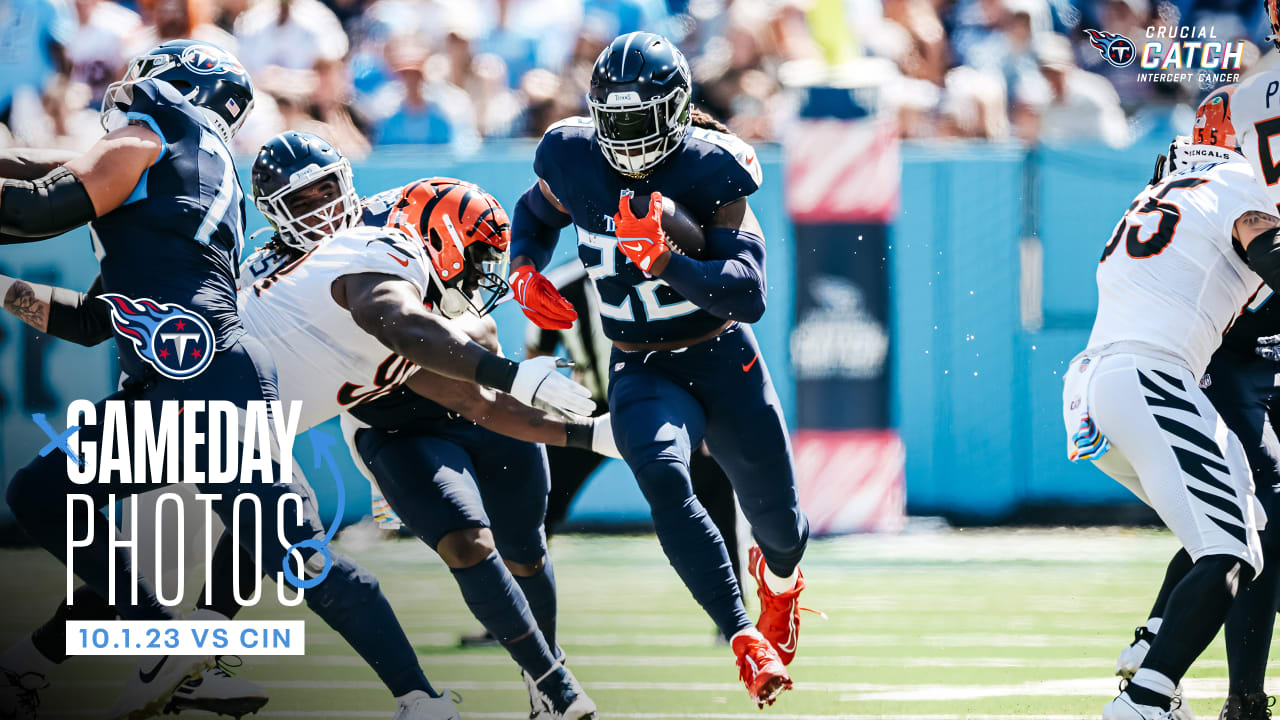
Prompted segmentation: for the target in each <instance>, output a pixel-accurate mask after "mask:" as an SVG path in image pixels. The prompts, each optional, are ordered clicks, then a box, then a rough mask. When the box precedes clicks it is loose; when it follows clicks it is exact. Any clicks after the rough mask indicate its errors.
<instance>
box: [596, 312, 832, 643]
mask: <svg viewBox="0 0 1280 720" xmlns="http://www.w3.org/2000/svg"><path fill="white" fill-rule="evenodd" d="M609 411H610V412H611V413H612V416H613V434H614V439H615V440H616V441H617V443H618V449H619V450H620V451H621V453H622V457H623V458H624V459H625V460H626V461H627V464H628V465H630V466H631V470H632V472H633V473H635V476H636V479H637V481H638V482H639V483H640V490H641V491H642V492H643V493H644V496H645V499H646V500H648V501H649V509H650V512H651V514H652V516H653V524H654V529H655V530H656V531H657V534H658V540H659V541H660V542H661V543H662V548H663V550H664V551H665V552H666V554H667V559H668V560H669V561H670V562H671V565H672V567H674V568H675V570H676V572H677V573H678V574H679V575H680V578H681V579H682V580H683V581H684V583H685V585H686V586H687V587H688V588H689V590H690V592H691V593H692V594H693V597H694V599H695V600H697V601H698V603H699V604H701V605H702V607H703V609H704V610H706V611H707V614H709V615H710V616H711V619H712V620H713V621H714V622H715V623H716V625H717V626H718V627H719V628H720V631H721V632H722V633H723V634H724V636H725V637H726V638H728V637H732V636H733V635H734V634H736V633H737V632H739V631H741V630H744V629H746V628H748V627H750V626H751V625H752V623H751V620H750V618H748V617H747V613H746V610H745V609H744V608H743V606H742V597H741V591H740V589H739V586H738V582H737V580H736V579H735V578H734V575H733V569H732V565H731V564H730V562H729V556H728V553H727V552H726V550H725V545H724V540H723V539H722V537H721V535H720V531H719V530H717V529H716V526H715V524H714V523H712V522H711V519H710V518H709V517H708V516H707V512H706V510H705V509H704V508H703V506H702V503H700V502H698V499H697V498H696V497H695V496H694V493H693V488H692V485H691V482H690V475H689V457H690V453H691V452H692V451H693V449H694V448H697V447H698V445H699V444H700V443H701V442H702V441H703V440H704V439H705V440H706V443H707V448H708V449H709V450H710V451H711V455H712V457H714V458H715V460H716V462H717V463H719V464H720V467H721V468H722V469H724V472H725V474H726V475H728V476H729V481H730V482H731V483H732V484H733V489H734V492H735V493H737V496H738V502H739V504H740V505H741V507H742V512H743V514H744V515H746V517H747V520H748V521H749V522H750V524H751V532H752V535H753V536H754V538H755V540H756V542H757V543H758V544H759V545H760V549H761V550H762V551H763V552H764V557H765V562H766V563H767V564H768V566H769V569H770V570H772V571H773V572H774V573H775V574H777V575H779V576H780V577H787V576H789V575H791V573H792V572H793V571H794V570H795V568H796V565H797V564H799V562H800V558H801V556H803V555H804V549H805V545H806V543H807V542H808V538H809V523H808V520H807V519H806V518H805V516H804V513H803V512H802V511H801V510H800V503H799V498H798V497H797V494H796V481H795V473H794V469H793V467H792V462H791V438H790V436H789V435H788V434H787V427H786V422H785V420H784V419H783V417H782V408H781V405H780V403H779V401H778V395H777V393H776V392H775V391H774V389H773V382H772V381H771V380H770V379H769V371H768V369H767V368H766V367H765V364H764V361H763V359H762V358H761V357H760V348H759V346H758V345H757V344H756V341H755V336H754V334H753V333H752V332H751V328H749V327H747V326H745V325H740V324H736V325H733V326H732V327H730V328H729V329H728V330H726V331H725V332H723V333H721V334H720V335H718V336H717V337H715V338H712V339H711V340H707V341H705V342H702V343H698V344H697V345H694V346H692V347H689V348H685V349H683V350H678V351H674V352H635V353H630V352H623V351H621V350H618V349H617V348H615V349H614V350H613V353H612V355H611V357H610V378H609Z"/></svg>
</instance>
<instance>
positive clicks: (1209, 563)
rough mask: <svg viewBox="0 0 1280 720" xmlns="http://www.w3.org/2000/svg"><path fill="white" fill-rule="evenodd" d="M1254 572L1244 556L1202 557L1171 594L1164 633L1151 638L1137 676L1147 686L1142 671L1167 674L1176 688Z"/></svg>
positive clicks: (1166, 611)
mask: <svg viewBox="0 0 1280 720" xmlns="http://www.w3.org/2000/svg"><path fill="white" fill-rule="evenodd" d="M1251 574H1252V569H1251V568H1250V567H1249V566H1248V565H1245V563H1244V561H1242V560H1240V559H1239V558H1235V557H1231V556H1229V555H1209V556H1206V557H1202V558H1200V560H1198V561H1197V562H1196V563H1195V565H1193V566H1192V568H1191V570H1190V571H1189V572H1188V573H1187V575H1186V577H1184V578H1182V580H1181V581H1180V582H1178V585H1177V587H1175V588H1174V589H1173V592H1172V593H1170V595H1169V602H1168V605H1167V606H1166V607H1165V613H1164V622H1163V623H1161V630H1162V632H1160V633H1158V634H1157V635H1156V639H1155V640H1154V641H1153V642H1152V643H1151V650H1150V651H1148V652H1147V658H1146V660H1144V661H1143V663H1142V668H1141V669H1140V670H1139V671H1138V675H1135V676H1134V679H1133V681H1134V682H1135V683H1138V684H1139V685H1145V683H1143V682H1140V681H1139V680H1138V676H1139V675H1142V674H1143V673H1144V672H1146V671H1148V670H1151V671H1154V672H1156V673H1159V674H1160V675H1163V676H1164V677H1165V678H1167V679H1168V681H1169V682H1170V683H1171V685H1170V692H1172V687H1173V686H1174V685H1177V684H1178V682H1179V681H1181V680H1182V676H1183V675H1184V674H1186V672H1187V668H1190V667H1191V663H1193V662H1195V660H1196V658H1197V657H1199V656H1200V653H1202V652H1204V649H1205V648H1207V647H1209V643H1210V642H1212V641H1213V637H1214V635H1217V634H1218V630H1219V629H1220V628H1221V627H1222V622H1223V621H1224V620H1225V619H1226V617H1227V612H1228V611H1229V610H1230V609H1231V604H1232V602H1234V600H1235V594H1236V587H1237V584H1238V583H1239V582H1244V583H1247V582H1248V581H1249V579H1250V575H1251ZM1166 624H1167V627H1166ZM1146 687H1147V688H1148V689H1153V688H1151V687H1150V686H1149V685H1146ZM1130 697H1132V694H1130ZM1135 702H1136V699H1135Z"/></svg>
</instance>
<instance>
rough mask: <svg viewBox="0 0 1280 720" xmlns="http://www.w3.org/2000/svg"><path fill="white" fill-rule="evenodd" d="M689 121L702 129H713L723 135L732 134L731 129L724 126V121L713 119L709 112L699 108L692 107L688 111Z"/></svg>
mask: <svg viewBox="0 0 1280 720" xmlns="http://www.w3.org/2000/svg"><path fill="white" fill-rule="evenodd" d="M689 123H690V124H691V125H693V126H694V127H699V128H702V129H704V130H715V131H716V132H722V133H724V134H725V135H732V134H733V131H731V130H730V129H729V128H728V127H726V126H725V124H724V123H722V122H720V121H719V120H717V119H715V118H714V117H712V115H711V113H709V112H707V111H706V110H703V109H701V108H693V109H691V110H690V111H689Z"/></svg>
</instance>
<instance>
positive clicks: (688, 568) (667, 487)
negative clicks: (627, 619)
mask: <svg viewBox="0 0 1280 720" xmlns="http://www.w3.org/2000/svg"><path fill="white" fill-rule="evenodd" d="M632 472H634V473H635V476H636V480H637V482H639V483H640V489H641V490H642V491H643V492H644V493H645V497H646V498H647V499H648V501H649V512H650V516H651V517H652V518H653V528H654V530H655V531H656V532H657V534H658V542H659V544H661V545H662V551H663V552H664V553H666V556H667V560H668V562H670V563H671V567H673V568H675V571H676V574H678V575H679V576H680V579H681V580H682V581H683V582H684V585H685V587H687V588H689V592H690V594H692V595H693V599H694V600H696V601H697V602H698V604H699V605H701V606H702V609H703V610H704V611H706V613H707V615H709V616H711V620H712V622H714V623H715V624H716V627H717V628H719V630H720V634H721V635H723V636H724V637H725V639H726V640H727V639H729V638H731V637H733V636H734V635H736V634H737V633H738V632H739V631H741V630H744V629H746V628H749V627H754V625H755V623H753V622H751V618H750V617H749V616H748V615H747V609H746V608H745V607H743V605H742V593H741V590H740V589H739V588H738V579H737V578H736V577H734V575H733V564H732V563H730V562H729V553H728V551H727V550H726V549H725V546H724V540H723V538H722V537H721V536H720V531H719V530H718V529H717V528H716V526H715V524H714V523H712V522H711V518H710V517H708V516H707V511H706V510H705V509H703V507H702V503H700V502H698V499H697V498H696V497H693V496H692V493H689V494H685V493H684V492H680V491H679V490H680V489H681V488H684V489H688V488H689V487H690V485H689V470H688V468H687V467H685V465H684V464H683V463H681V462H679V461H676V460H656V461H653V462H650V463H648V464H645V465H642V466H639V467H635V466H633V467H632ZM796 561H797V562H799V557H797V558H796Z"/></svg>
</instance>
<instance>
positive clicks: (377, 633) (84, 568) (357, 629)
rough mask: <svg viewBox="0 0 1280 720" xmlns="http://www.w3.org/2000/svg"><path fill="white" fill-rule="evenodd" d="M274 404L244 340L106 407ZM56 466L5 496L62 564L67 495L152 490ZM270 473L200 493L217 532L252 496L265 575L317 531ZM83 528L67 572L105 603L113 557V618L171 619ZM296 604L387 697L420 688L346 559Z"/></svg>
mask: <svg viewBox="0 0 1280 720" xmlns="http://www.w3.org/2000/svg"><path fill="white" fill-rule="evenodd" d="M277 398H278V393H277V389H276V380H275V368H274V364H273V363H272V362H271V359H270V356H269V355H268V354H267V352H266V350H265V349H264V348H263V347H262V345H261V344H260V343H259V342H258V341H257V340H255V339H254V338H252V337H251V336H247V335H246V336H243V337H242V338H241V339H240V340H238V341H237V342H236V343H234V344H233V345H232V346H231V347H229V348H227V349H226V350H220V351H219V352H218V354H217V356H216V357H215V358H214V360H213V362H212V363H211V364H210V365H209V367H208V368H207V369H206V370H205V371H204V372H203V373H201V374H200V375H198V376H196V377H194V378H191V379H188V380H183V381H178V380H170V379H166V378H157V379H155V380H154V381H152V382H148V383H146V384H141V385H132V386H129V387H127V388H126V389H124V390H121V391H120V392H117V393H115V394H114V395H111V396H109V397H108V398H107V400H126V401H136V400H145V401H152V402H153V408H155V410H153V416H154V418H157V419H158V418H159V415H160V413H159V409H158V408H159V405H158V402H157V401H163V400H229V401H231V402H233V403H235V404H236V405H237V406H239V407H242V408H243V407H244V406H245V404H246V403H247V402H249V401H253V400H267V401H270V400H275V399H277ZM104 403H105V400H104V401H103V402H100V403H98V421H99V424H97V425H92V426H86V427H84V428H82V429H81V430H80V432H79V433H78V437H79V439H80V441H81V442H85V441H92V442H95V443H98V444H99V448H101V434H102V425H101V422H102V419H103V407H104ZM129 407H130V408H131V407H132V405H130V406H129ZM199 419H200V422H198V423H196V425H197V427H196V431H197V432H201V433H205V432H207V429H208V416H207V414H203V413H202V414H201V415H200V416H199ZM130 420H132V415H131V414H130ZM132 430H133V428H132V427H130V428H129V431H130V432H129V433H128V435H127V437H128V438H129V439H130V440H132V437H133V433H132ZM184 460H185V459H184V458H180V459H179V467H182V466H183V462H184ZM134 461H135V462H136V461H137V459H136V458H135V459H134ZM66 462H67V459H66V457H65V456H64V455H63V454H62V453H61V452H53V453H50V454H49V455H47V456H45V457H37V458H36V459H35V460H33V461H32V462H31V463H30V464H28V465H27V466H26V467H25V468H23V469H22V470H19V471H18V473H17V474H16V475H14V477H13V479H12V480H11V481H10V483H9V489H8V501H9V507H10V509H11V510H12V511H13V514H14V518H15V519H16V520H17V521H18V523H19V524H20V525H21V526H22V528H23V529H24V530H26V532H27V533H28V534H29V535H30V536H31V537H32V538H33V539H34V540H35V541H36V542H37V543H39V544H40V545H41V546H42V547H44V548H45V549H46V550H48V551H49V552H50V553H52V554H53V555H54V556H55V557H57V558H58V559H59V560H61V561H63V562H64V563H65V562H66V561H67V557H66V543H67V537H68V531H69V530H70V528H68V526H67V513H66V511H65V505H66V500H65V497H66V496H67V495H69V494H76V493H78V494H85V495H90V496H92V497H93V499H94V501H95V504H96V507H97V508H98V509H102V508H105V507H106V506H107V505H108V504H109V502H110V497H109V496H111V495H113V494H114V495H115V496H116V497H117V498H121V497H124V496H127V495H133V494H136V493H139V492H145V491H147V490H155V489H157V488H158V487H160V486H158V485H156V484H151V483H140V484H132V483H122V482H119V479H118V476H114V479H113V480H112V482H110V483H101V482H94V483H91V484H89V485H76V484H74V483H72V482H71V480H70V479H69V478H68V477H67V473H66ZM196 464H197V466H198V467H199V468H200V469H201V470H203V469H205V468H207V467H208V449H207V447H205V446H201V451H200V456H199V457H197V459H196ZM272 469H273V476H274V477H276V482H274V483H272V484H267V483H265V482H261V481H260V480H258V481H255V482H252V483H243V484H242V483H239V482H231V483H227V484H224V485H209V486H207V487H206V488H204V489H205V490H207V491H209V493H210V494H212V493H220V494H221V495H222V498H221V499H220V500H218V501H215V502H213V503H212V507H213V510H214V511H215V512H217V513H218V515H219V516H220V517H221V518H222V521H223V523H224V524H225V525H226V526H227V527H232V525H233V518H232V503H233V501H234V500H235V497H236V496H237V495H238V494H240V493H245V492H248V493H253V494H254V495H256V496H257V497H258V499H259V501H260V502H261V505H262V513H261V537H262V538H263V543H262V553H261V562H262V567H263V570H264V571H265V572H267V573H272V574H274V573H276V572H277V571H278V570H279V569H280V568H281V566H282V561H283V559H284V556H285V548H283V547H281V546H280V543H279V542H278V541H276V538H277V537H278V534H277V533H278V532H279V533H280V534H281V535H283V537H285V538H287V539H288V541H289V542H290V543H297V542H300V541H303V540H310V539H316V538H320V537H322V536H323V535H324V526H323V525H322V524H321V522H320V518H319V515H318V514H317V513H316V506H315V497H314V495H313V494H312V492H311V487H310V486H309V485H308V484H307V483H306V480H305V479H304V478H302V477H301V475H298V476H296V477H295V478H293V482H292V483H285V482H280V481H279V478H278V476H279V467H278V466H277V465H275V464H274V463H273V464H272ZM285 496H297V497H300V498H301V499H302V520H301V521H298V522H286V524H284V525H279V523H280V522H281V521H288V520H290V519H292V518H294V517H295V513H296V511H295V509H294V506H293V504H292V503H289V504H287V505H286V506H285V507H286V511H285V512H284V513H282V514H281V513H278V512H277V507H278V503H279V500H280V498H282V497H285ZM240 517H241V522H242V523H243V525H244V527H242V528H241V529H240V534H239V537H240V538H241V539H242V541H243V542H245V543H249V544H250V545H249V547H250V549H251V550H252V543H253V542H254V538H255V537H256V531H257V524H258V522H259V519H258V517H257V516H255V514H254V513H253V512H246V511H244V510H242V511H241V513H240ZM91 522H92V523H93V532H94V535H93V538H94V540H93V543H92V544H91V545H89V546H88V547H84V548H79V549H77V550H76V554H75V558H74V561H75V568H74V569H75V571H76V574H77V575H78V576H79V577H80V578H81V579H82V580H84V581H85V583H86V584H88V585H89V587H91V588H92V589H93V590H94V591H95V592H96V593H98V595H99V596H100V597H103V598H108V597H109V591H108V588H109V580H110V569H109V558H110V555H111V554H112V553H114V554H115V556H116V565H115V586H116V593H117V595H116V600H117V608H116V609H117V611H118V612H119V614H120V616H121V617H122V618H125V619H128V620H158V619H168V618H171V617H174V616H175V614H176V613H175V611H174V610H173V609H172V608H166V607H164V606H163V605H161V604H160V602H159V600H158V599H157V598H156V597H155V594H154V592H153V591H152V590H151V587H150V584H149V583H148V582H146V581H145V580H143V579H141V578H140V582H139V592H138V603H137V604H131V593H130V589H131V588H132V586H133V583H132V577H131V572H130V569H129V568H130V558H129V553H128V552H127V551H126V550H125V549H123V548H117V549H115V550H112V549H111V548H110V546H109V543H108V539H109V538H112V537H116V534H117V531H116V528H115V527H113V526H112V525H111V524H110V522H109V521H108V520H107V517H106V516H105V515H104V514H103V513H101V512H99V513H94V514H93V516H92V520H91ZM83 532H84V530H83V528H76V536H77V537H80V536H82V535H83ZM301 554H302V556H303V557H304V558H307V559H309V558H310V557H311V555H313V554H314V551H313V550H310V549H307V550H303V551H302V553H301ZM294 571H295V572H298V568H296V567H295V568H294ZM228 589H229V588H228ZM306 601H307V605H308V606H309V607H310V608H311V609H312V610H314V611H315V613H316V614H317V615H319V616H320V617H321V618H322V619H323V620H324V621H325V622H326V623H328V624H329V625H330V626H331V627H332V628H333V629H335V630H337V631H338V633H339V634H341V635H342V636H343V637H344V638H345V639H346V640H347V642H348V643H350V644H351V647H352V648H353V649H355V650H356V652H358V653H359V654H360V655H361V657H363V658H364V659H365V661H366V662H368V663H369V665H370V666H371V667H372V668H373V669H374V671H375V672H377V673H378V675H379V677H380V678H382V680H383V682H384V683H386V685H387V687H388V688H389V689H390V690H391V691H392V693H393V694H395V695H402V694H404V693H407V692H409V691H411V690H415V689H428V688H429V687H430V686H429V685H428V684H427V681H426V676H425V675H423V673H422V669H421V668H420V667H419V666H418V661H417V656H416V655H415V654H414V652H413V647H412V646H411V645H410V644H409V641H408V639H407V638H406V637H405V635H404V631H403V630H402V629H401V628H400V624H399V622H398V621H397V620H396V617H395V614H394V613H393V612H392V610H391V606H390V605H389V604H388V603H387V601H386V598H385V597H384V596H383V595H382V591H381V589H380V588H379V586H378V581H377V579H376V578H374V577H373V576H372V575H371V574H369V573H368V572H366V571H364V570H362V569H361V568H359V567H357V566H356V565H355V564H354V563H353V562H352V561H351V560H349V559H347V558H344V557H342V556H340V555H337V554H335V555H334V558H333V567H332V568H331V569H330V571H329V575H328V577H326V578H325V580H324V581H323V582H321V583H320V584H319V585H317V586H316V587H313V588H311V589H309V590H307V591H306Z"/></svg>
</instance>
